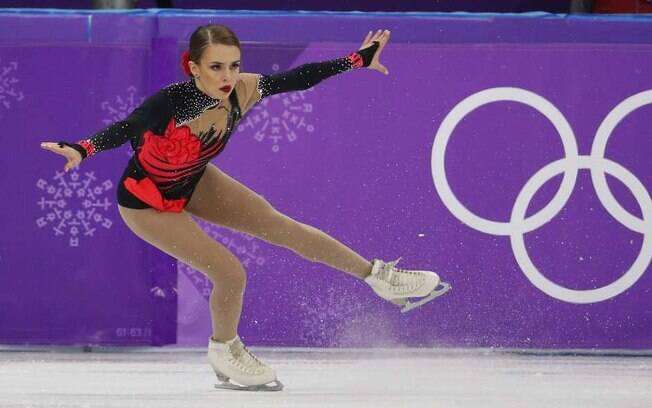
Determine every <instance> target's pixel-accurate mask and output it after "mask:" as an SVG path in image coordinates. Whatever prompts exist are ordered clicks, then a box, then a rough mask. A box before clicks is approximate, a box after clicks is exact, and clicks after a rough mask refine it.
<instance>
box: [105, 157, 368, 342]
mask: <svg viewBox="0 0 652 408" xmlns="http://www.w3.org/2000/svg"><path fill="white" fill-rule="evenodd" d="M118 209H119V211H120V215H121V216H122V219H123V220H124V222H125V223H126V224H127V226H128V227H129V228H130V229H131V230H132V231H133V232H134V233H135V234H136V235H137V236H138V237H140V238H141V239H143V240H144V241H146V242H148V243H149V244H151V245H153V246H155V247H157V248H158V249H160V250H161V251H163V252H165V253H167V254H168V255H170V256H172V257H174V258H176V259H178V260H180V261H182V262H184V263H186V264H187V265H189V266H190V267H192V268H194V269H196V270H198V271H200V272H202V273H203V274H205V275H206V276H207V277H208V279H210V280H211V282H212V283H213V291H212V293H211V295H210V298H209V306H210V311H211V319H212V326H213V333H212V336H213V338H214V339H216V340H219V341H227V340H231V339H233V338H234V337H235V336H236V334H237V332H238V323H239V321H240V314H241V312H242V300H243V296H244V290H245V286H246V279H247V277H246V273H245V270H244V267H243V266H242V264H241V263H240V261H239V260H238V258H237V257H236V256H235V255H233V254H232V253H231V252H230V251H229V250H228V249H227V248H225V247H224V246H223V245H221V244H220V243H218V242H216V241H215V240H214V239H213V238H211V237H210V236H208V235H207V234H206V233H205V232H204V231H203V230H202V229H201V228H200V226H199V225H198V224H197V223H196V222H195V220H193V218H192V217H191V215H194V216H196V217H199V218H201V219H203V220H205V221H208V222H210V223H213V224H216V225H220V226H224V227H227V228H230V229H233V230H237V231H242V232H245V233H247V234H250V235H253V236H255V237H257V238H260V239H262V240H264V241H267V242H269V243H271V244H274V245H278V246H281V247H284V248H287V249H290V250H292V251H294V252H295V253H297V254H298V255H300V256H302V257H303V258H305V259H308V260H310V261H313V262H320V263H323V264H326V265H328V266H330V267H332V268H334V269H337V270H340V271H342V272H346V273H348V274H350V275H352V276H354V277H358V278H364V277H366V276H367V275H369V273H370V272H371V263H370V262H369V261H368V260H367V259H365V258H363V257H362V256H360V255H358V254H357V253H356V252H354V251H353V250H351V249H350V248H348V247H347V246H345V245H344V244H342V243H341V242H339V241H337V240H336V239H334V238H333V237H331V236H329V235H328V234H326V233H324V232H323V231H320V230H319V229H317V228H314V227H312V226H309V225H306V224H303V223H301V222H298V221H295V220H293V219H292V218H290V217H288V216H286V215H284V214H282V213H280V212H279V211H277V210H276V209H274V208H273V207H272V206H271V205H270V204H269V202H267V201H266V200H265V199H264V198H263V197H261V196H260V195H259V194H257V193H255V192H254V191H252V190H250V189H249V188H247V187H246V186H244V185H242V184H241V183H239V182H238V181H237V180H235V179H233V178H231V177H230V176H228V175H227V174H226V173H224V172H223V171H221V170H220V169H218V168H217V167H215V166H214V165H213V164H211V163H209V164H208V166H207V168H206V171H205V172H204V174H203V176H202V178H201V179H200V181H199V183H198V184H197V187H196V189H195V191H194V193H193V195H192V198H191V200H190V202H189V203H188V204H187V206H186V208H185V210H184V211H183V212H181V213H172V212H160V211H158V210H155V209H153V208H147V209H131V208H125V207H122V206H118Z"/></svg>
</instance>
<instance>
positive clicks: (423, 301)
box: [391, 282, 451, 313]
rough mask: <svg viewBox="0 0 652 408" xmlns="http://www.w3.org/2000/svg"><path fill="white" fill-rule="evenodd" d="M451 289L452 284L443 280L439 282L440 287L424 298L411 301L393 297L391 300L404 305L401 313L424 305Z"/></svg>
mask: <svg viewBox="0 0 652 408" xmlns="http://www.w3.org/2000/svg"><path fill="white" fill-rule="evenodd" d="M449 290H451V285H450V284H449V283H446V282H441V283H440V284H439V288H438V289H435V290H433V291H432V292H430V294H429V295H428V296H426V297H423V298H421V299H419V300H417V301H414V302H411V301H410V300H408V299H393V300H391V302H392V303H394V304H395V305H398V306H401V307H402V308H401V313H407V312H409V311H410V310H414V309H416V308H417V307H419V306H423V305H425V304H426V303H428V302H430V301H432V300H435V299H437V298H438V297H439V296H441V295H443V294H445V293H446V292H448V291H449Z"/></svg>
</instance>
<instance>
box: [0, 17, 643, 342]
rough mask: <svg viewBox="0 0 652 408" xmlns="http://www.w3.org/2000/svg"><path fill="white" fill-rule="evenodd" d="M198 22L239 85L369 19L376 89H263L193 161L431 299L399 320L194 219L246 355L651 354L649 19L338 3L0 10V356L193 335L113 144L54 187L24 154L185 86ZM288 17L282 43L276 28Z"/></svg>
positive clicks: (201, 334)
mask: <svg viewBox="0 0 652 408" xmlns="http://www.w3.org/2000/svg"><path fill="white" fill-rule="evenodd" d="M91 17H92V18H91ZM218 17H219V20H220V21H223V22H225V23H227V24H230V25H231V26H232V27H233V28H234V29H235V31H236V32H237V33H239V34H240V36H241V39H242V40H243V41H244V43H243V44H244V45H243V66H244V70H245V71H248V72H263V73H269V72H274V71H282V70H287V69H289V68H292V67H294V66H297V65H299V64H302V63H305V62H311V61H319V60H324V59H330V58H334V57H338V56H341V55H345V54H346V53H348V52H349V51H351V50H352V49H355V48H356V47H357V46H358V45H359V41H360V40H361V39H362V37H363V35H364V30H365V29H368V28H371V27H377V26H387V27H390V28H391V29H392V34H393V39H392V43H390V45H389V46H388V47H387V48H386V50H385V52H384V54H383V62H384V64H385V65H386V66H387V67H388V68H389V70H390V75H389V76H383V75H381V74H379V73H377V72H372V71H368V70H358V71H354V72H347V73H344V74H342V75H338V76H336V77H334V78H331V79H329V80H327V81H325V82H323V83H321V84H319V85H318V86H316V87H315V88H313V89H311V90H308V91H303V92H295V93H291V94H284V95H279V96H275V97H271V98H268V99H266V100H265V101H263V102H262V103H261V104H259V105H257V106H256V107H255V108H254V109H253V110H252V111H251V112H249V114H248V115H247V116H246V117H245V118H244V119H243V120H242V121H241V123H240V126H239V128H238V129H237V131H236V133H235V134H234V135H233V138H232V139H231V141H230V143H229V146H228V148H227V149H226V151H225V152H224V153H222V154H221V155H220V156H219V157H218V158H216V159H215V160H214V163H215V164H216V165H217V166H219V167H220V168H221V169H223V170H224V171H225V172H227V173H228V174H230V175H231V176H233V177H234V178H236V179H237V180H240V181H241V182H242V183H244V184H245V185H247V186H248V187H250V188H251V189H253V190H255V191H257V192H258V193H260V194H262V195H263V196H264V197H265V198H266V199H267V200H269V201H270V202H271V203H272V204H273V205H274V206H275V207H276V208H277V209H278V210H280V211H281V212H283V213H285V214H287V215H289V216H291V217H293V218H295V219H297V220H299V221H302V222H304V223H307V224H310V225H313V226H315V227H317V228H320V229H322V230H324V231H325V232H327V233H329V234H331V235H333V236H334V237H336V238H338V239H339V240H341V241H342V242H343V243H345V244H347V245H349V246H350V247H352V248H354V249H355V250H357V251H358V252H359V253H360V254H361V255H363V256H364V257H367V258H373V257H380V258H384V259H386V260H393V259H395V258H397V257H399V256H402V257H403V259H402V261H401V263H400V264H399V265H402V266H404V267H408V268H429V269H433V270H435V271H437V272H439V273H440V274H441V275H442V277H443V278H444V280H446V281H449V282H451V283H452V285H453V290H452V291H451V292H450V293H449V294H447V295H446V296H445V297H443V298H441V299H438V300H437V301H435V302H433V303H431V304H429V305H427V306H425V307H423V308H421V309H419V310H416V311H414V312H411V313H409V314H406V315H403V314H400V313H398V310H397V309H396V308H395V307H394V306H392V305H390V304H388V303H385V302H383V301H381V300H379V299H377V298H376V297H374V296H373V295H372V293H371V291H370V290H369V289H368V288H367V287H366V285H365V284H364V283H362V282H360V281H357V280H354V279H352V278H350V277H348V276H347V275H344V274H342V273H339V272H337V271H335V270H333V269H331V268H329V267H326V266H324V265H321V264H317V263H311V262H309V261H306V260H304V259H302V258H300V257H299V256H298V255H296V254H294V253H293V252H291V251H289V250H287V249H282V248H277V247H274V246H271V245H269V244H267V243H265V242H263V241H260V240H258V239H254V238H252V237H249V236H246V235H243V234H241V233H237V232H233V231H230V230H227V229H224V228H220V227H217V226H213V225H208V224H206V223H204V222H202V221H199V220H198V222H199V223H200V225H201V226H202V227H203V228H204V230H205V231H206V233H208V234H210V235H211V236H213V237H214V238H215V239H216V240H217V241H218V242H220V243H222V244H223V245H225V246H226V247H228V248H230V249H231V250H232V251H233V252H234V253H235V254H236V255H237V256H238V257H239V258H240V259H241V260H242V262H243V264H244V265H245V266H246V269H247V272H248V277H249V278H248V286H247V291H246V295H245V306H244V311H243V315H242V321H241V323H240V328H239V331H240V334H241V336H242V337H243V338H244V339H245V341H246V342H247V343H248V344H252V345H273V346H327V347H357V346H361V347H367V346H398V345H402V346H483V347H487V346H490V347H491V346H494V347H517V348H606V349H608V348H618V349H650V348H652V329H651V328H652V313H650V311H651V310H652V299H651V297H650V289H651V288H652V277H651V274H650V273H649V272H650V271H649V269H650V258H651V254H652V242H651V240H652V236H651V231H652V226H651V225H652V224H651V223H652V202H651V200H650V191H651V189H652V169H651V168H650V166H649V160H648V156H649V153H650V151H652V138H651V137H650V131H649V123H646V121H645V119H646V118H649V117H650V115H651V114H652V94H651V91H650V90H652V64H651V62H652V47H651V46H649V45H647V44H645V42H644V41H643V40H642V38H652V36H651V34H652V25H651V24H650V21H652V20H650V19H642V18H633V19H629V20H628V19H624V18H618V19H614V20H610V19H608V18H604V17H603V18H596V19H577V18H576V19H570V18H565V17H564V16H552V15H545V16H535V17H521V16H508V17H499V16H495V15H494V16H492V17H490V18H489V17H488V16H486V15H482V16H479V17H477V18H474V17H473V15H462V16H459V15H446V14H438V15H434V16H431V17H428V16H427V15H422V16H421V17H419V18H418V19H408V18H402V17H401V16H397V15H394V14H370V15H364V14H359V13H357V14H356V13H352V14H343V13H340V14H332V15H326V14H325V15H320V14H314V13H313V14H310V15H291V16H281V17H278V19H277V20H275V21H272V19H273V16H270V15H268V14H264V13H253V14H251V15H248V14H247V13H235V14H233V15H215V14H211V15H209V14H206V12H195V13H185V14H184V13H170V14H166V13H160V14H157V13H145V12H133V13H124V14H120V13H96V14H92V13H75V12H68V13H57V12H49V13H29V12H24V11H23V12H19V11H11V12H4V13H3V12H0V119H2V121H3V125H4V130H5V132H4V140H5V141H6V142H13V143H12V144H11V146H12V147H13V146H16V149H15V150H14V152H12V153H14V154H11V153H9V154H5V156H4V158H3V160H2V161H0V169H1V170H2V171H1V172H0V179H1V180H2V187H3V190H4V193H5V200H3V201H2V204H1V205H2V206H3V207H4V208H3V211H1V212H0V214H1V215H0V225H2V228H3V230H4V232H5V233H4V234H2V237H1V238H0V343H2V344H103V345H163V344H173V343H176V344H180V345H199V346H203V345H205V343H206V339H207V337H208V336H209V335H210V319H209V315H208V304H207V296H208V293H209V292H210V286H209V284H208V282H207V281H206V279H205V278H204V277H203V276H202V275H201V274H200V273H199V272H197V271H195V270H193V269H191V268H189V267H188V266H187V265H185V264H182V263H177V262H176V260H174V259H173V258H170V257H168V256H167V255H164V254H162V253H161V252H160V251H158V250H156V249H155V248H153V247H151V246H149V245H148V244H146V243H144V242H143V241H141V240H140V239H139V238H137V237H136V236H135V235H134V234H133V233H131V232H130V231H129V229H128V228H127V227H126V226H125V225H124V223H123V222H122V220H121V219H120V216H119V214H118V211H117V208H116V200H115V187H116V186H115V183H116V181H117V180H118V178H119V176H120V174H121V172H122V171H123V166H124V165H125V164H126V162H127V160H128V158H129V154H130V150H129V149H130V148H129V146H128V145H125V146H123V147H120V148H118V149H115V150H113V151H108V152H103V153H100V154H98V155H97V156H95V157H93V158H92V160H89V161H88V162H85V163H82V166H80V168H79V169H77V171H74V172H70V173H63V172H62V170H61V169H62V167H63V164H64V161H63V159H59V158H58V157H55V156H53V155H52V154H49V153H47V152H45V151H43V150H41V149H40V148H39V147H38V143H39V142H41V141H45V140H52V141H55V140H59V139H60V138H62V139H68V140H77V139H79V138H82V137H85V136H87V135H89V134H91V133H93V132H94V131H97V130H98V129H101V128H102V127H104V126H106V125H107V124H109V123H111V122H112V121H115V120H118V119H120V118H122V117H124V115H126V114H127V113H129V112H130V111H131V110H132V109H133V108H134V107H135V106H137V105H138V104H139V103H140V102H141V101H142V99H143V97H145V96H146V95H148V94H150V93H152V92H154V91H155V90H156V89H158V88H160V87H161V86H163V85H165V84H167V83H169V82H172V81H175V80H180V79H182V76H181V73H180V72H179V69H178V63H177V60H178V56H179V55H180V53H181V50H182V49H183V47H184V46H185V40H187V37H188V34H189V33H190V31H191V29H192V28H193V27H195V26H196V25H197V24H201V23H205V22H207V21H209V20H216V19H218ZM268 19H269V24H270V26H269V27H268V26H267V22H266V21H267V20H268ZM261 20H264V21H263V22H261ZM278 20H280V21H278ZM643 22H645V24H642V23H643ZM309 23H310V24H312V25H313V26H314V28H315V29H314V30H313V31H311V32H310V33H309V34H306V38H305V39H302V41H303V42H301V43H297V40H296V37H295V38H294V40H293V39H292V38H287V37H285V36H286V35H287V34H284V33H283V32H282V31H281V30H282V29H283V25H284V24H285V26H286V27H288V26H289V27H297V26H301V25H306V24H309ZM340 24H341V27H343V28H342V32H341V35H340V33H338V35H337V36H334V35H333V34H332V28H333V27H338V25H340ZM528 24H529V25H530V26H531V27H533V29H532V30H523V27H525V26H528ZM356 25H357V26H360V27H364V28H360V29H357V28H356V27H355V26H356ZM35 27H39V28H40V30H41V31H39V30H36V29H35ZM428 27H431V28H433V27H434V28H435V29H434V30H433V29H430V30H429V29H428ZM555 27H557V28H559V27H563V28H564V31H563V32H562V33H561V34H560V32H559V30H557V29H555ZM605 27H608V29H609V35H607V34H605V30H606V29H605ZM45 28H47V30H46V29H45ZM118 28H119V30H118ZM267 30H269V31H267ZM358 31H359V33H358ZM39 33H41V34H39ZM483 33H490V35H482V34H483ZM632 33H635V34H636V35H633V34H632ZM267 34H269V37H270V38H272V40H270V41H269V42H261V41H262V40H263V39H264V38H265V36H266V35H267ZM440 34H441V35H440ZM630 36H631V37H630ZM71 61H74V64H72V63H71ZM647 122H649V120H648V121H647ZM646 125H647V126H646ZM5 146H10V144H9V143H5ZM27 166H29V167H27ZM26 168H27V169H28V170H25V169H26ZM605 174H608V176H607V177H606V178H605Z"/></svg>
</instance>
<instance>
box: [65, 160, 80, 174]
mask: <svg viewBox="0 0 652 408" xmlns="http://www.w3.org/2000/svg"><path fill="white" fill-rule="evenodd" d="M78 165H79V163H76V162H75V161H74V160H70V161H69V162H68V163H66V165H65V166H64V167H63V171H65V172H68V170H72V169H74V168H75V167H77V166H78Z"/></svg>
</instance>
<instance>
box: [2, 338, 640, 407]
mask: <svg viewBox="0 0 652 408" xmlns="http://www.w3.org/2000/svg"><path fill="white" fill-rule="evenodd" d="M252 350H253V351H254V352H255V353H256V354H258V355H259V356H260V357H261V358H263V359H264V360H265V361H267V362H268V363H269V364H270V365H272V366H273V367H274V368H275V369H276V370H277V372H278V373H279V378H280V380H281V381H282V382H283V383H284V384H285V390H284V391H281V392H276V393H261V392H258V393H251V392H249V393H248V392H241V391H225V390H216V389H213V384H214V380H215V377H214V375H213V373H212V371H211V369H210V367H209V366H208V364H207V363H206V359H205V351H204V350H203V349H187V348H186V349H182V348H174V347H173V348H167V347H166V348H157V349H154V348H151V349H150V348H147V349H111V348H107V349H97V350H93V351H92V352H86V353H84V352H82V351H81V350H79V349H43V350H42V351H41V350H35V349H28V350H25V349H21V348H13V349H12V348H2V349H0V407H2V408H14V407H30V408H38V407H66V408H68V407H71V408H72V407H133V408H149V407H152V408H154V407H156V408H167V407H170V408H172V407H174V408H181V407H183V408H195V407H211V408H217V407H219V408H228V407H265V408H272V407H335V408H339V407H373V408H382V407H391V408H397V407H418V408H424V407H463V408H464V407H501V408H502V407H519V408H521V407H546V408H551V407H573V408H577V407H592V408H599V407H619V408H622V407H641V408H642V407H652V358H650V357H645V356H572V355H542V354H530V353H528V354H521V353H514V352H504V351H502V352H498V351H492V350H482V349H474V350H460V349H429V350H415V349H371V350H351V349H348V350H341V349H340V350H323V349H322V350H320V349H260V348H255V347H253V348H252Z"/></svg>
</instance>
